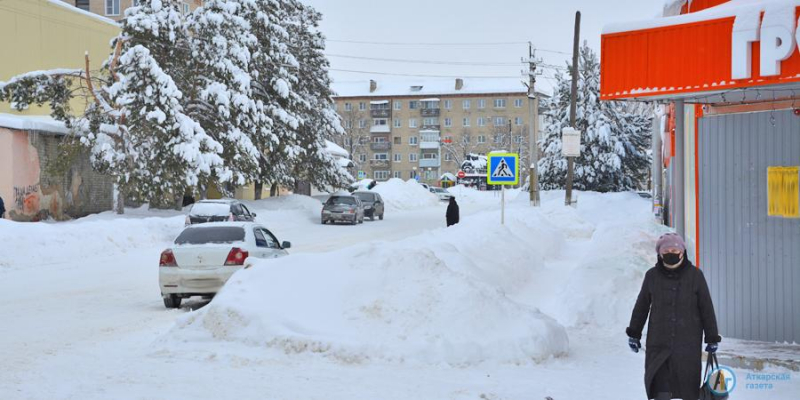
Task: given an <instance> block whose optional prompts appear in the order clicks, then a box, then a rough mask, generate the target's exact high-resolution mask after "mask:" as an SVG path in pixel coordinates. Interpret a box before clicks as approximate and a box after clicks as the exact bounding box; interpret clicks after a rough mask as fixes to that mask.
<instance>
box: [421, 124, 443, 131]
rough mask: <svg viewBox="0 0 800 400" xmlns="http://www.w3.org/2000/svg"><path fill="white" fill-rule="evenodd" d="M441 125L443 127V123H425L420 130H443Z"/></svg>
mask: <svg viewBox="0 0 800 400" xmlns="http://www.w3.org/2000/svg"><path fill="white" fill-rule="evenodd" d="M441 127H442V126H441V125H424V124H423V125H422V127H421V128H420V129H419V130H420V131H435V132H436V133H439V131H440V130H441Z"/></svg>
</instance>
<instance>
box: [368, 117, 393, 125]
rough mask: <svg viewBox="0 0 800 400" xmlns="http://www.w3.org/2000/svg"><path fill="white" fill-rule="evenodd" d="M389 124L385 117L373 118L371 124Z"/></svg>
mask: <svg viewBox="0 0 800 400" xmlns="http://www.w3.org/2000/svg"><path fill="white" fill-rule="evenodd" d="M388 124H389V120H388V119H386V118H374V119H373V120H372V125H373V126H385V125H388Z"/></svg>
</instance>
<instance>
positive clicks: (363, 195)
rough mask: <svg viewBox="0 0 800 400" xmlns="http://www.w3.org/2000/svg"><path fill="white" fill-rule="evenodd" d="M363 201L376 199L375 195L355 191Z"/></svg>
mask: <svg viewBox="0 0 800 400" xmlns="http://www.w3.org/2000/svg"><path fill="white" fill-rule="evenodd" d="M354 195H355V196H356V197H358V198H359V199H361V201H375V195H374V194H372V193H354Z"/></svg>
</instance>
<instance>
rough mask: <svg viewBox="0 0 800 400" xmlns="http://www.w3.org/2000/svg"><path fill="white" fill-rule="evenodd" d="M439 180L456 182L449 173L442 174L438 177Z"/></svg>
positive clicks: (453, 176) (454, 177)
mask: <svg viewBox="0 0 800 400" xmlns="http://www.w3.org/2000/svg"><path fill="white" fill-rule="evenodd" d="M439 180H440V181H453V182H455V181H456V176H455V175H453V174H451V173H449V172H445V173H444V174H442V176H440V177H439Z"/></svg>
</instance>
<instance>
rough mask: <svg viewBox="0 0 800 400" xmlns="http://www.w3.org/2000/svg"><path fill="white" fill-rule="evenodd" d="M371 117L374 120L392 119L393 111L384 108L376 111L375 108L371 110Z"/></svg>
mask: <svg viewBox="0 0 800 400" xmlns="http://www.w3.org/2000/svg"><path fill="white" fill-rule="evenodd" d="M369 115H370V116H371V117H372V118H391V116H392V110H390V109H388V108H383V109H375V108H373V109H371V110H369Z"/></svg>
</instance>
